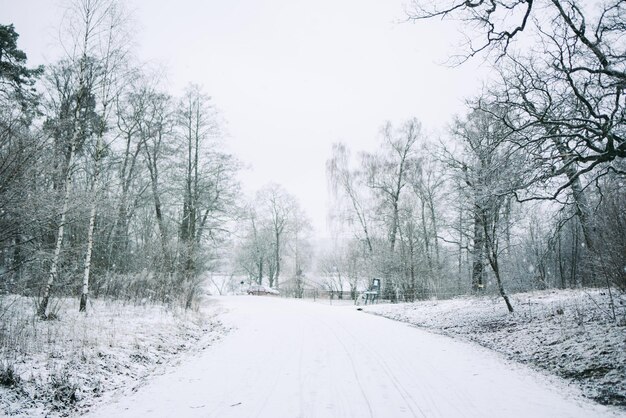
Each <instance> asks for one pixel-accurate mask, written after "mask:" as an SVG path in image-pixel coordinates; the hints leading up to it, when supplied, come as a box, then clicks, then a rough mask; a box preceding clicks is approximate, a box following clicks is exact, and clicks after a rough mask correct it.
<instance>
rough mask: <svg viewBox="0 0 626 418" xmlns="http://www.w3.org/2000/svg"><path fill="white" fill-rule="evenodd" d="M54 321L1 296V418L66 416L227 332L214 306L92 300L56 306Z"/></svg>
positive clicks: (29, 303) (30, 305)
mask: <svg viewBox="0 0 626 418" xmlns="http://www.w3.org/2000/svg"><path fill="white" fill-rule="evenodd" d="M53 310H54V311H55V312H56V313H57V315H58V319H55V320H48V321H41V320H39V319H36V318H35V316H34V311H35V302H34V301H33V300H32V299H30V298H24V297H17V296H2V297H0V319H1V322H0V381H1V383H2V384H1V385H0V415H3V414H5V415H10V416H27V417H38V416H46V417H54V416H67V415H74V414H79V413H81V412H84V411H85V410H87V409H89V408H91V407H93V406H94V405H97V404H99V403H101V402H103V401H106V400H107V399H108V398H109V397H110V396H112V395H113V394H114V393H117V392H123V393H129V392H132V391H135V390H137V388H138V387H140V386H142V385H143V384H145V382H146V380H148V378H149V377H151V376H153V375H155V374H159V373H162V372H164V371H165V370H167V368H168V366H169V365H171V364H172V363H174V364H176V363H178V362H179V361H180V360H181V359H184V358H186V357H187V356H188V355H189V354H191V353H195V352H197V351H198V350H199V349H202V348H206V347H208V346H209V345H211V344H212V343H213V342H214V341H215V340H217V339H219V338H220V337H221V336H222V335H223V334H224V333H225V331H226V329H225V328H224V327H223V326H222V325H221V323H220V322H219V321H218V319H217V317H216V314H217V312H218V310H219V308H218V307H217V305H216V304H211V303H204V304H203V307H202V309H200V310H199V311H184V310H180V309H175V308H172V309H168V308H165V307H163V306H157V305H151V304H145V305H140V306H137V305H131V304H123V303H120V302H111V301H100V300H95V301H93V303H91V304H90V305H89V313H88V314H87V315H84V314H81V313H79V312H78V306H77V300H57V301H55V302H54V306H53Z"/></svg>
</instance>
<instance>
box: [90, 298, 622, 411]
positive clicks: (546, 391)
mask: <svg viewBox="0 0 626 418" xmlns="http://www.w3.org/2000/svg"><path fill="white" fill-rule="evenodd" d="M218 300H219V302H220V303H221V304H222V305H223V306H224V307H225V308H226V309H227V313H225V314H224V315H222V316H221V320H222V321H224V322H225V324H227V325H228V326H229V327H233V328H235V329H234V330H232V331H231V332H230V333H229V334H228V335H227V336H226V337H224V338H223V340H222V341H221V342H220V343H219V344H215V345H213V346H212V347H210V348H208V349H206V350H204V351H201V352H198V353H197V355H195V356H194V357H193V358H189V359H188V360H187V361H185V362H183V363H181V364H180V366H179V367H177V368H176V369H171V370H170V371H169V372H167V373H165V374H163V375H160V376H157V377H156V378H155V379H154V380H152V381H151V382H150V383H148V384H146V385H145V386H143V387H141V388H139V389H138V390H137V391H136V392H135V393H132V394H130V395H127V394H118V396H117V398H116V401H115V402H113V403H110V404H108V405H105V406H104V407H102V408H100V409H96V410H94V411H93V413H92V414H91V415H89V416H91V417H93V418H97V417H112V416H115V417H142V416H150V417H172V416H178V417H220V418H221V417H403V416H406V417H435V418H436V417H460V416H463V417H502V416H506V417H551V418H552V417H613V416H624V413H623V412H621V411H619V410H616V409H612V408H609V407H605V406H601V405H598V404H595V403H593V402H591V401H589V400H587V399H585V398H583V397H582V395H581V393H580V391H579V390H577V389H576V388H573V387H569V386H567V385H566V384H565V383H564V382H563V381H561V380H560V379H558V378H555V377H549V376H546V375H544V374H540V373H537V372H536V371H533V370H531V369H530V368H528V367H526V366H524V365H520V364H517V363H513V362H510V361H508V360H506V359H505V358H504V357H503V356H501V355H499V354H497V353H494V352H493V351H491V350H487V349H485V348H483V347H480V346H477V345H476V344H473V343H469V342H465V341H458V340H454V339H451V338H448V337H445V336H442V335H436V334H433V333H430V332H426V331H424V330H421V329H418V328H416V327H413V326H410V325H408V324H405V323H401V322H397V321H391V320H388V319H386V318H382V317H379V316H374V315H367V314H365V313H363V312H359V311H357V310H356V308H355V307H354V306H331V305H326V304H324V305H322V304H319V303H318V304H315V303H309V302H306V301H298V300H289V299H280V298H275V297H259V296H226V297H220V298H218Z"/></svg>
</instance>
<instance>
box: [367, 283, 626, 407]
mask: <svg viewBox="0 0 626 418" xmlns="http://www.w3.org/2000/svg"><path fill="white" fill-rule="evenodd" d="M613 297H614V300H615V314H616V320H613V310H612V309H611V305H610V298H609V295H608V294H607V293H606V292H605V291H601V290H558V291H557V290H551V291H541V292H532V293H521V294H516V295H513V296H512V302H513V306H514V307H515V308H516V311H515V313H514V314H508V313H507V310H506V307H505V305H504V302H502V300H501V299H500V298H496V297H462V298H456V299H452V300H441V301H424V302H417V303H407V304H398V305H389V304H384V305H373V306H367V307H364V310H365V311H366V312H369V313H373V314H377V315H382V316H385V317H388V318H391V319H395V320H399V321H403V322H407V323H410V324H413V325H416V326H419V327H423V328H427V329H429V330H432V331H435V332H438V333H442V334H445V335H448V336H452V337H459V338H463V339H467V340H471V341H474V342H477V343H479V344H480V345H482V346H485V347H487V348H490V349H492V350H495V351H498V352H500V353H502V354H504V355H505V356H506V357H508V358H510V359H513V360H516V361H519V362H522V363H527V364H530V365H532V366H534V367H535V368H538V369H543V370H547V371H548V372H550V373H552V374H556V375H558V376H561V377H563V378H565V379H567V380H569V381H570V382H572V383H574V384H576V385H579V386H580V387H581V389H582V391H583V393H584V394H585V396H587V397H589V398H592V399H594V400H596V401H598V402H600V403H603V404H610V405H618V406H621V407H622V408H625V409H626V297H625V296H624V295H619V294H618V295H617V296H616V295H615V293H614V294H613Z"/></svg>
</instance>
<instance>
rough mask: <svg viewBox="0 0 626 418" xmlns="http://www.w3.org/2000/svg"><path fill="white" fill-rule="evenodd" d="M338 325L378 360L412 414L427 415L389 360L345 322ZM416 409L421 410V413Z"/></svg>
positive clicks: (417, 417) (415, 417)
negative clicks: (392, 368) (394, 371)
mask: <svg viewBox="0 0 626 418" xmlns="http://www.w3.org/2000/svg"><path fill="white" fill-rule="evenodd" d="M337 325H338V326H339V327H341V328H342V332H343V333H345V335H348V336H350V338H351V339H352V340H353V341H354V342H355V343H356V344H357V345H358V346H359V347H360V348H361V350H363V351H366V352H367V353H368V354H369V355H370V357H372V358H374V359H375V360H376V362H377V364H378V366H380V368H381V370H382V371H383V372H384V373H385V375H386V376H387V378H388V379H389V381H390V382H391V383H392V385H393V386H394V387H395V388H396V391H397V393H398V394H399V395H400V397H401V398H402V400H403V401H404V403H405V404H406V406H407V408H408V409H409V411H411V415H412V416H413V417H414V418H419V417H424V418H425V417H427V415H426V413H425V412H424V411H423V410H422V409H421V408H420V406H419V404H418V403H417V402H416V401H415V399H414V398H413V396H412V395H411V393H410V391H409V390H407V389H406V388H405V387H404V385H403V384H402V383H401V382H400V380H399V379H398V378H397V377H396V375H395V373H393V372H392V370H391V367H390V366H389V364H388V363H387V361H386V360H385V359H384V357H383V356H382V355H380V353H378V352H377V351H375V350H373V349H372V347H371V346H370V345H368V344H365V343H363V342H362V341H361V339H360V338H358V337H357V336H356V335H355V334H354V333H353V332H352V331H351V330H350V329H349V328H348V327H346V326H345V325H344V324H342V323H341V322H337ZM333 333H335V335H337V334H336V332H335V331H333ZM341 344H342V345H343V346H344V349H345V350H346V352H348V350H347V348H346V347H345V345H344V344H343V342H341ZM407 364H408V363H407ZM353 367H354V364H353ZM415 410H417V411H419V414H418V413H417V412H416V411H415Z"/></svg>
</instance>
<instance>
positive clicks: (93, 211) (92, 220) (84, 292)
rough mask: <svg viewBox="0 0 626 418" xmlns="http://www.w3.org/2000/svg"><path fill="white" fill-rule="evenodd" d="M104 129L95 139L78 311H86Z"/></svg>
mask: <svg viewBox="0 0 626 418" xmlns="http://www.w3.org/2000/svg"><path fill="white" fill-rule="evenodd" d="M103 133H104V130H102V132H101V133H100V135H98V139H97V141H96V153H95V161H94V165H95V168H94V175H93V183H92V184H91V211H90V213H89V226H88V229H87V253H86V254H85V267H84V271H83V285H82V292H81V296H80V307H79V309H78V310H79V311H80V312H86V311H87V297H88V295H89V274H90V273H91V254H92V253H93V235H94V229H95V226H96V214H97V212H98V211H97V208H98V181H99V179H100V158H101V157H102V151H103V149H102V148H103V144H102V142H103V140H102V135H103Z"/></svg>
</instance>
